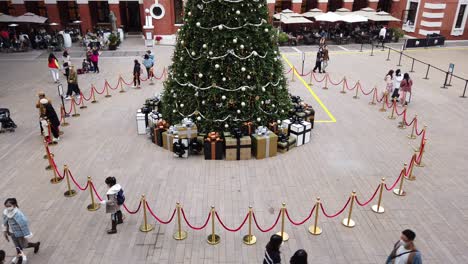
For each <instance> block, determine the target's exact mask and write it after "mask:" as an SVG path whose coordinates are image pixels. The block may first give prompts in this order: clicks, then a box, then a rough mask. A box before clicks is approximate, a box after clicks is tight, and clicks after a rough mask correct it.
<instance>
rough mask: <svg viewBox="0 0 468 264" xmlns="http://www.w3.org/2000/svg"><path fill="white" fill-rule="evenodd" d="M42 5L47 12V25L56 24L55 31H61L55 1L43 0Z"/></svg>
mask: <svg viewBox="0 0 468 264" xmlns="http://www.w3.org/2000/svg"><path fill="white" fill-rule="evenodd" d="M44 4H45V7H46V10H47V17H48V18H49V20H47V22H48V23H57V24H59V25H58V26H55V28H57V29H62V28H63V25H62V21H61V20H60V11H59V8H58V5H57V0H44Z"/></svg>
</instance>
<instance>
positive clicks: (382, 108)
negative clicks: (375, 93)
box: [379, 91, 388, 112]
mask: <svg viewBox="0 0 468 264" xmlns="http://www.w3.org/2000/svg"><path fill="white" fill-rule="evenodd" d="M387 98H388V92H387V91H385V92H384V96H383V97H382V107H381V108H380V109H379V111H380V112H387V109H386V108H385V101H386V99H387Z"/></svg>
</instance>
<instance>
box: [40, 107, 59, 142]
mask: <svg viewBox="0 0 468 264" xmlns="http://www.w3.org/2000/svg"><path fill="white" fill-rule="evenodd" d="M39 102H40V103H41V105H42V107H43V108H44V114H43V115H42V118H44V119H47V121H49V123H50V131H51V132H52V135H53V137H54V138H53V139H52V141H53V142H57V141H59V140H60V138H59V136H60V134H59V133H60V131H59V126H60V119H59V118H58V116H57V113H56V112H55V109H54V107H53V106H52V104H50V102H49V100H47V99H45V98H42V99H41V100H40V101H39Z"/></svg>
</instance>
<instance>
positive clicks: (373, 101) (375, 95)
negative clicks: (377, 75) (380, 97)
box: [369, 85, 377, 105]
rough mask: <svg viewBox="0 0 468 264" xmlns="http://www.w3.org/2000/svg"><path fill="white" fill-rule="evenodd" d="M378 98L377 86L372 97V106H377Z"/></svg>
mask: <svg viewBox="0 0 468 264" xmlns="http://www.w3.org/2000/svg"><path fill="white" fill-rule="evenodd" d="M376 97H377V85H376V86H374V94H373V95H372V101H371V102H369V104H370V105H375V104H376V103H375V99H376Z"/></svg>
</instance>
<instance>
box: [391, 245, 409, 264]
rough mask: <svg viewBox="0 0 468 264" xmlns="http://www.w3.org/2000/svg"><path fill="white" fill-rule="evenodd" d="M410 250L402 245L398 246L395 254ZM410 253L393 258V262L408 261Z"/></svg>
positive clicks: (404, 263) (402, 263) (396, 263)
mask: <svg viewBox="0 0 468 264" xmlns="http://www.w3.org/2000/svg"><path fill="white" fill-rule="evenodd" d="M409 251H410V250H409V249H406V248H405V247H404V246H399V247H398V249H397V251H396V256H398V255H400V254H402V253H405V252H409ZM410 254H411V253H406V254H404V255H401V256H399V257H397V258H395V260H394V262H393V263H395V264H406V263H408V258H409V255H410Z"/></svg>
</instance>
